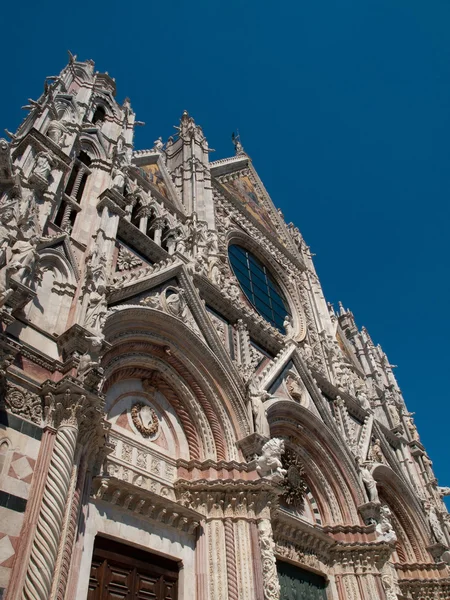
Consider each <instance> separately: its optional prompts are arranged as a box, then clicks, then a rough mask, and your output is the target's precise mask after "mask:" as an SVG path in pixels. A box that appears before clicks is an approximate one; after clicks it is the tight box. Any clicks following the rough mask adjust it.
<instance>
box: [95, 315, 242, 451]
mask: <svg viewBox="0 0 450 600" xmlns="http://www.w3.org/2000/svg"><path fill="white" fill-rule="evenodd" d="M155 331H157V332H158V333H155ZM105 335H106V339H107V340H108V341H109V342H110V343H112V349H111V350H110V351H109V352H108V353H107V354H106V356H105V358H104V367H105V375H106V386H108V385H110V383H109V382H110V380H112V379H113V378H114V377H117V375H116V373H117V372H119V371H120V370H121V369H123V368H125V367H126V368H132V367H133V368H139V369H142V368H144V369H150V370H155V371H157V372H158V373H160V377H161V380H162V381H163V382H165V383H164V385H166V386H168V387H169V388H171V389H172V390H173V392H175V394H176V396H177V399H178V403H179V406H178V409H179V410H180V409H181V410H184V411H185V412H187V414H188V415H189V419H188V420H189V421H190V422H191V423H193V424H194V425H195V426H196V428H197V433H196V436H197V437H198V439H199V440H202V446H203V450H202V452H201V454H202V455H203V456H204V457H208V458H213V457H214V458H215V459H217V460H236V459H237V458H238V452H237V449H236V441H237V440H239V439H241V438H243V437H245V435H247V434H248V433H249V429H248V427H249V425H248V415H247V412H246V409H245V405H244V402H243V399H242V398H241V397H239V390H237V389H235V388H233V387H232V385H231V382H230V381H229V378H228V375H227V373H225V371H224V368H223V366H222V365H221V364H220V362H219V361H218V360H217V358H216V357H215V356H214V354H213V353H212V352H211V350H210V349H209V347H208V346H206V344H205V343H203V342H202V341H201V340H200V339H199V337H198V336H197V335H195V334H194V333H193V332H192V330H191V329H189V327H188V326H187V325H185V324H184V323H183V322H182V321H181V320H180V319H177V318H175V317H173V316H171V315H168V314H166V313H163V312H161V311H160V310H154V309H151V308H147V307H138V306H124V307H120V310H117V311H115V312H113V313H112V314H111V315H110V316H109V317H108V319H107V322H106V325H105ZM180 342H182V346H181V345H180ZM173 401H175V399H174V398H173ZM180 414H181V413H180ZM186 433H187V432H186ZM209 438H210V439H212V440H213V443H212V446H211V444H209V445H208V444H207V443H206V442H207V440H208V439H209ZM193 440H194V434H193V433H192V434H191V436H190V441H191V447H193ZM191 452H192V451H191Z"/></svg>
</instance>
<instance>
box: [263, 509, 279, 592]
mask: <svg viewBox="0 0 450 600" xmlns="http://www.w3.org/2000/svg"><path fill="white" fill-rule="evenodd" d="M258 533H259V547H260V550H261V561H262V571H263V584H264V600H278V599H279V597H280V583H279V581H278V573H277V565H276V560H275V555H274V550H275V542H274V541H273V534H272V526H271V524H270V521H269V519H262V520H261V521H259V522H258Z"/></svg>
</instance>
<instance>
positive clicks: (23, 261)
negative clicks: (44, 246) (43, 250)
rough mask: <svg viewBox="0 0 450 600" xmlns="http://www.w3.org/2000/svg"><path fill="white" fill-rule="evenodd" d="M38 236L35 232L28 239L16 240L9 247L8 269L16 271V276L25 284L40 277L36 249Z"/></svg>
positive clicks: (33, 282) (31, 283)
mask: <svg viewBox="0 0 450 600" xmlns="http://www.w3.org/2000/svg"><path fill="white" fill-rule="evenodd" d="M38 242H39V236H38V235H37V234H35V233H33V234H32V235H31V237H30V238H29V239H23V240H17V241H16V243H15V244H14V246H13V247H12V249H11V261H10V263H9V265H8V267H9V268H10V269H13V270H16V271H17V278H18V279H19V280H20V282H21V283H23V284H24V285H26V286H29V287H30V286H31V285H33V284H35V283H37V282H38V281H39V279H40V275H41V273H40V272H39V254H38V252H37V251H36V246H37V243H38Z"/></svg>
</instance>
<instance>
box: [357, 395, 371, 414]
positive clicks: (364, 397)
mask: <svg viewBox="0 0 450 600" xmlns="http://www.w3.org/2000/svg"><path fill="white" fill-rule="evenodd" d="M356 397H357V399H358V400H359V402H360V403H361V406H362V407H363V408H365V409H366V410H369V409H370V408H371V406H370V400H369V397H368V396H367V394H366V392H365V391H364V390H358V391H357V392H356Z"/></svg>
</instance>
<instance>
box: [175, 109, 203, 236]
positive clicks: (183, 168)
mask: <svg viewBox="0 0 450 600" xmlns="http://www.w3.org/2000/svg"><path fill="white" fill-rule="evenodd" d="M175 129H176V130H177V132H178V137H177V139H176V140H175V141H173V140H172V139H169V142H168V144H167V146H166V156H167V168H168V169H169V171H171V173H172V175H173V178H174V182H175V185H176V186H177V188H178V189H179V191H180V196H181V199H182V203H183V206H184V208H185V210H186V212H187V213H188V214H189V215H192V214H193V213H196V214H197V217H198V220H199V221H203V222H206V223H207V224H208V229H214V211H213V201H212V190H211V174H210V168H209V152H210V150H209V147H208V142H207V140H206V138H205V136H204V134H203V130H202V128H201V127H200V126H199V125H196V124H195V121H194V119H193V118H192V117H190V116H189V114H188V113H187V111H184V112H183V114H182V116H181V120H180V125H179V126H178V127H175Z"/></svg>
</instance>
